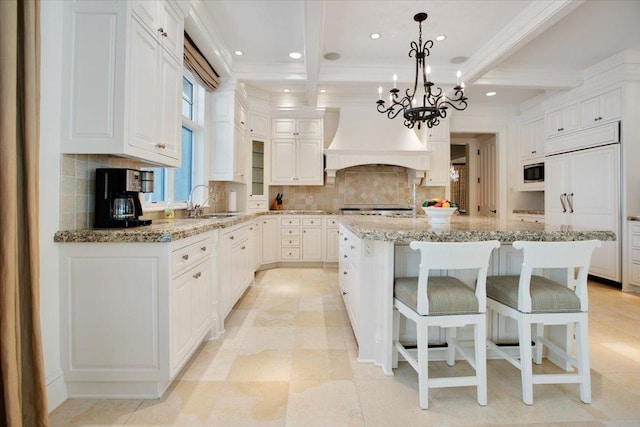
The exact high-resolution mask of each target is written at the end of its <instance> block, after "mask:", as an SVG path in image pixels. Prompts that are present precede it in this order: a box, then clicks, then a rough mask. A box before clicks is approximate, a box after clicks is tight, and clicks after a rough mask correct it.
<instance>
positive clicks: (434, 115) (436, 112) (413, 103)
mask: <svg viewBox="0 0 640 427" xmlns="http://www.w3.org/2000/svg"><path fill="white" fill-rule="evenodd" d="M413 19H414V21H416V22H418V25H419V28H420V33H419V38H418V43H416V42H415V41H412V42H411V50H410V51H409V57H410V58H411V57H414V56H415V58H416V77H415V82H414V85H413V91H412V92H409V89H406V90H405V96H403V97H402V98H400V97H399V92H400V91H399V90H398V89H397V88H396V84H397V80H398V76H397V75H395V74H394V76H393V89H391V90H390V91H389V104H390V105H389V107H387V106H386V105H385V101H383V100H382V87H379V88H378V96H379V99H378V101H377V102H376V104H378V111H379V112H380V113H383V114H386V115H387V117H389V118H390V119H394V118H396V117H397V116H398V114H400V113H402V115H403V117H404V125H405V126H406V127H408V128H409V129H413V127H414V126H415V125H416V123H417V124H418V129H420V125H421V123H426V125H427V127H429V128H432V127H434V126H438V124H440V119H444V118H445V117H447V110H448V109H449V107H451V108H454V109H456V110H458V111H462V110H464V109H465V108H467V98H466V97H465V96H464V83H461V82H460V76H461V73H460V71H458V73H457V75H456V76H457V83H456V86H455V87H454V88H453V94H452V95H451V96H447V95H446V94H445V93H444V92H443V91H442V89H441V88H439V87H434V84H433V82H431V81H430V80H429V78H430V74H431V68H430V67H429V66H428V65H426V57H427V56H429V49H431V48H432V47H433V41H432V40H427V41H426V42H424V44H422V22H423V21H425V20H426V19H427V14H426V13H418V14H417V15H415V16H414V17H413ZM420 75H422V86H423V87H424V93H423V94H422V100H421V101H420V94H416V90H417V89H418V80H419V79H420ZM416 95H417V96H416Z"/></svg>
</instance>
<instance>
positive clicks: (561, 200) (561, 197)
mask: <svg viewBox="0 0 640 427" xmlns="http://www.w3.org/2000/svg"><path fill="white" fill-rule="evenodd" d="M565 197H567V193H562V194H561V195H560V204H562V213H565V212H566V211H567V207H566V206H565V204H564V198H565Z"/></svg>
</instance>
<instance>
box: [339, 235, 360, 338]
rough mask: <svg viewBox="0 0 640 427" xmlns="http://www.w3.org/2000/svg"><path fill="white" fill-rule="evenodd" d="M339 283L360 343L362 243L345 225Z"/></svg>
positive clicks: (340, 244)
mask: <svg viewBox="0 0 640 427" xmlns="http://www.w3.org/2000/svg"><path fill="white" fill-rule="evenodd" d="M339 230H340V231H339V235H338V239H339V257H340V268H339V270H338V281H339V283H338V285H339V287H340V294H341V295H342V300H343V302H344V306H345V308H346V309H347V314H348V316H349V320H350V322H351V328H352V329H353V333H354V335H355V338H356V340H357V341H358V343H360V328H359V326H360V319H359V317H358V316H359V313H360V267H361V260H360V250H361V249H360V245H361V240H360V239H359V238H357V237H356V236H355V235H354V234H353V233H351V232H350V231H349V230H347V229H346V228H345V227H342V226H340V228H339Z"/></svg>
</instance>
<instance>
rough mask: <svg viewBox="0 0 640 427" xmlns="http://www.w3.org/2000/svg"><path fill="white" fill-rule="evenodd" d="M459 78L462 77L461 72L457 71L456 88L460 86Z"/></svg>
mask: <svg viewBox="0 0 640 427" xmlns="http://www.w3.org/2000/svg"><path fill="white" fill-rule="evenodd" d="M460 76H462V72H461V71H460V70H458V72H457V73H456V77H457V78H458V83H457V84H458V86H460Z"/></svg>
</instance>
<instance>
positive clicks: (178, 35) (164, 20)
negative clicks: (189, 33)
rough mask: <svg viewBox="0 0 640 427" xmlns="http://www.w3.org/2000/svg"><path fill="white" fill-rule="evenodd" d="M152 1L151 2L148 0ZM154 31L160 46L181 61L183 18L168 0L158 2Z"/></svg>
mask: <svg viewBox="0 0 640 427" xmlns="http://www.w3.org/2000/svg"><path fill="white" fill-rule="evenodd" d="M148 3H152V2H148ZM159 3H160V4H159V5H158V7H159V9H160V10H159V13H158V21H157V28H156V31H157V32H158V36H159V38H160V43H161V44H162V47H163V48H164V49H165V50H166V51H167V52H168V53H169V54H171V55H172V56H173V57H174V58H175V59H176V60H178V61H180V62H182V51H183V47H184V19H183V18H182V17H181V16H180V15H179V14H178V12H176V10H175V9H174V8H173V6H172V5H171V4H170V3H169V2H168V1H163V2H159Z"/></svg>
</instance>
